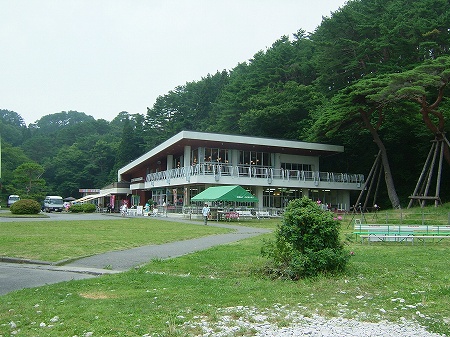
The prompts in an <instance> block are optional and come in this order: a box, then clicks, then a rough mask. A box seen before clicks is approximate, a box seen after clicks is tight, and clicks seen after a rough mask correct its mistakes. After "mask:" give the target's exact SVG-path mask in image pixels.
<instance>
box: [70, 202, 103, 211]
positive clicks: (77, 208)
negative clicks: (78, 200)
mask: <svg viewBox="0 0 450 337" xmlns="http://www.w3.org/2000/svg"><path fill="white" fill-rule="evenodd" d="M96 210H97V206H95V205H94V204H90V203H89V204H75V205H72V206H70V208H69V212H72V213H93V212H95V211H96Z"/></svg>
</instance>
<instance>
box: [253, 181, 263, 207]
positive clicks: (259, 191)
mask: <svg viewBox="0 0 450 337" xmlns="http://www.w3.org/2000/svg"><path fill="white" fill-rule="evenodd" d="M255 193H256V195H255V196H256V197H257V198H258V200H259V201H258V204H257V205H256V206H257V208H258V209H261V208H262V206H263V200H264V187H263V186H256V189H255Z"/></svg>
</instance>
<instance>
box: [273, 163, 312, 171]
mask: <svg viewBox="0 0 450 337" xmlns="http://www.w3.org/2000/svg"><path fill="white" fill-rule="evenodd" d="M281 168H282V169H285V170H298V171H312V170H313V167H312V165H311V164H298V163H281Z"/></svg>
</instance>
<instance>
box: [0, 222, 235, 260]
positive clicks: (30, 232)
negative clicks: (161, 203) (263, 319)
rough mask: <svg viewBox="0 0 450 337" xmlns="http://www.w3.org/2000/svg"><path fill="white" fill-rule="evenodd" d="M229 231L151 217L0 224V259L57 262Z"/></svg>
mask: <svg viewBox="0 0 450 337" xmlns="http://www.w3.org/2000/svg"><path fill="white" fill-rule="evenodd" d="M199 224H200V222H199ZM226 232H229V230H227V229H224V228H217V227H212V226H200V225H199V226H196V225H189V224H184V223H175V222H170V221H164V220H157V219H148V218H124V219H121V220H114V221H111V220H107V219H106V220H96V221H42V220H41V221H35V222H25V221H24V222H1V223H0V256H8V257H18V258H27V259H35V260H41V261H50V262H57V261H61V260H65V259H74V258H79V257H83V256H89V255H93V254H99V253H104V252H107V251H113V250H121V249H126V248H132V247H139V246H143V245H149V244H161V243H167V242H172V241H179V240H187V239H192V238H197V237H201V236H207V235H212V234H218V233H226Z"/></svg>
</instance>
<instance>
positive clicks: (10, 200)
mask: <svg viewBox="0 0 450 337" xmlns="http://www.w3.org/2000/svg"><path fill="white" fill-rule="evenodd" d="M19 200H20V197H19V196H18V195H16V194H11V195H10V196H9V197H8V204H7V205H8V207H11V205H12V204H14V203H15V202H16V201H19Z"/></svg>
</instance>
